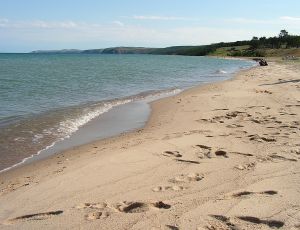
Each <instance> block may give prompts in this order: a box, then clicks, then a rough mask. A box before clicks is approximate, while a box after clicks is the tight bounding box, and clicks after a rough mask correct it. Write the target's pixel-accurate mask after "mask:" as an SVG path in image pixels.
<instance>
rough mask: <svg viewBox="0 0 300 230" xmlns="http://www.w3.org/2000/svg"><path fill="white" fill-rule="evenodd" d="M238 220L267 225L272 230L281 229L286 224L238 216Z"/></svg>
mask: <svg viewBox="0 0 300 230" xmlns="http://www.w3.org/2000/svg"><path fill="white" fill-rule="evenodd" d="M237 218H238V219H240V220H243V221H246V222H249V223H252V224H259V225H261V224H263V225H267V226H268V227H270V228H281V227H283V226H284V222H282V221H279V220H263V219H260V218H257V217H253V216H238V217H237Z"/></svg>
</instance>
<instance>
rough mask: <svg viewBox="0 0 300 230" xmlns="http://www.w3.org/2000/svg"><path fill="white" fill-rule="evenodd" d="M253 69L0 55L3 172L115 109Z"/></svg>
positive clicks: (192, 61) (232, 64) (217, 62)
mask: <svg viewBox="0 0 300 230" xmlns="http://www.w3.org/2000/svg"><path fill="white" fill-rule="evenodd" d="M253 65H254V63H253V62H252V61H245V60H225V59H217V58H211V57H186V56H160V55H99V54H98V55H97V54H91V55H89V54H0V99H1V100H0V171H1V170H3V169H6V168H9V167H11V166H12V165H15V164H17V163H19V162H22V161H23V160H24V159H26V158H30V156H32V155H35V154H39V153H41V151H42V150H43V149H49V148H51V147H53V146H54V145H55V143H57V142H58V141H61V140H64V139H68V138H72V135H73V134H74V133H76V132H78V130H80V129H81V128H82V127H84V126H85V125H87V124H88V123H89V122H91V121H92V120H93V119H96V118H99V117H101V116H103V115H104V114H105V113H107V112H108V111H110V110H111V109H113V108H116V107H118V106H121V105H124V104H128V103H132V102H138V101H140V100H144V99H147V98H148V97H155V96H156V95H159V97H161V96H170V95H173V94H176V93H178V92H180V91H182V90H184V89H187V88H189V87H192V86H195V85H200V84H203V83H209V82H215V81H221V80H225V79H228V78H230V77H231V76H232V74H233V73H235V72H236V71H238V70H241V69H245V68H249V67H251V66H253ZM129 108H130V107H129ZM101 131H102V132H105V130H101Z"/></svg>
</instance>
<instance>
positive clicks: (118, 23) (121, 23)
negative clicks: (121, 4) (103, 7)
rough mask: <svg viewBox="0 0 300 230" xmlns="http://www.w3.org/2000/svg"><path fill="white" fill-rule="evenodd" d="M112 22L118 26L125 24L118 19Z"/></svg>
mask: <svg viewBox="0 0 300 230" xmlns="http://www.w3.org/2000/svg"><path fill="white" fill-rule="evenodd" d="M112 23H113V24H115V25H118V26H124V25H125V24H124V23H123V22H120V21H113V22H112Z"/></svg>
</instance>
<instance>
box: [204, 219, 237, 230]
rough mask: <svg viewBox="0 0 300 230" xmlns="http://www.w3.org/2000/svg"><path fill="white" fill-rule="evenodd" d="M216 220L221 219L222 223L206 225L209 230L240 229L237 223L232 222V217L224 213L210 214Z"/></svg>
mask: <svg viewBox="0 0 300 230" xmlns="http://www.w3.org/2000/svg"><path fill="white" fill-rule="evenodd" d="M209 216H210V217H212V218H214V219H215V220H217V221H219V222H220V224H218V223H216V224H213V225H209V226H206V229H208V230H217V229H228V230H238V228H237V227H236V226H235V224H233V223H232V221H231V218H230V217H227V216H223V215H209Z"/></svg>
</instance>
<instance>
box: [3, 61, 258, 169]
mask: <svg viewBox="0 0 300 230" xmlns="http://www.w3.org/2000/svg"><path fill="white" fill-rule="evenodd" d="M210 58H215V59H230V60H244V61H250V60H249V59H247V58H225V57H214V56H211V57H210ZM253 67H255V65H254V66H252V67H248V68H246V69H251V68H253ZM243 70H245V69H240V70H238V71H235V72H233V73H230V75H229V76H226V77H225V75H224V76H222V77H221V78H225V80H224V79H223V80H212V82H210V83H201V84H198V85H194V86H189V87H187V88H176V89H174V88H170V89H164V90H158V91H157V92H156V93H154V94H152V93H150V92H142V93H139V94H137V95H131V96H127V97H124V98H118V99H112V100H111V101H126V100H130V101H129V102H126V103H124V104H123V103H121V104H120V105H117V106H113V107H112V108H111V109H110V110H108V111H107V112H104V113H103V114H101V115H99V117H102V116H103V115H104V114H106V113H109V114H113V113H112V112H113V111H114V110H116V108H118V107H120V106H121V107H122V106H127V105H128V104H131V103H135V102H140V101H144V103H147V104H149V106H150V107H151V105H150V104H151V103H152V102H153V101H156V100H160V99H161V98H168V97H170V96H173V95H176V94H178V92H177V91H179V93H182V92H183V91H186V90H190V89H193V88H197V87H201V86H202V85H206V84H211V83H212V84H213V83H215V82H223V81H227V80H228V79H231V78H234V76H235V75H236V74H237V73H238V72H240V71H243ZM227 74H228V73H226V75H227ZM148 94H149V95H148ZM139 95H142V96H143V97H142V98H140V99H137V98H138V96H139ZM150 110H152V109H150ZM149 114H151V111H150V112H149ZM149 116H150V115H147V117H149ZM99 117H98V118H97V117H95V118H93V119H91V120H90V121H88V122H87V123H85V124H84V125H83V126H80V127H79V128H78V130H77V131H75V132H74V133H71V134H70V136H67V137H62V138H59V139H58V140H55V141H54V142H52V143H51V144H50V145H47V146H45V147H44V148H43V149H41V150H39V151H38V152H37V153H34V154H32V155H30V156H27V157H25V158H23V159H21V160H20V161H19V162H17V163H15V164H13V165H11V166H9V167H7V168H4V169H1V170H0V174H1V173H3V172H6V171H10V170H14V169H15V168H18V167H22V166H23V165H27V164H30V163H32V162H34V161H36V160H37V161H39V160H41V159H45V158H47V157H49V156H51V155H56V154H59V153H61V152H64V151H68V149H72V148H74V147H78V146H80V145H86V144H91V143H93V142H95V141H99V140H101V139H107V138H111V137H114V136H119V135H120V134H122V133H128V132H131V131H133V130H135V129H138V128H143V127H145V126H146V124H147V121H144V122H143V123H144V125H143V126H142V127H141V126H140V125H132V127H128V128H127V129H121V131H118V132H114V133H113V134H112V135H104V134H103V135H102V136H101V135H100V136H101V137H98V138H95V137H94V138H90V139H89V140H86V141H84V142H80V141H79V144H78V143H75V142H76V140H75V142H74V141H73V140H72V139H73V137H74V136H75V137H76V136H78V135H77V133H78V132H79V133H80V131H81V129H84V128H85V127H86V126H89V124H90V123H94V122H93V121H94V120H99ZM140 119H143V118H140ZM95 125H97V124H95ZM114 129H115V128H114ZM93 132H94V133H95V134H94V135H96V133H97V131H93ZM102 132H104V131H101V130H100V133H102ZM98 133H99V132H98ZM98 136H99V135H98ZM82 138H83V139H86V138H85V137H84V136H82ZM75 139H76V138H75ZM77 139H78V138H77ZM72 142H73V144H68V143H72ZM66 143H67V144H66Z"/></svg>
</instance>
